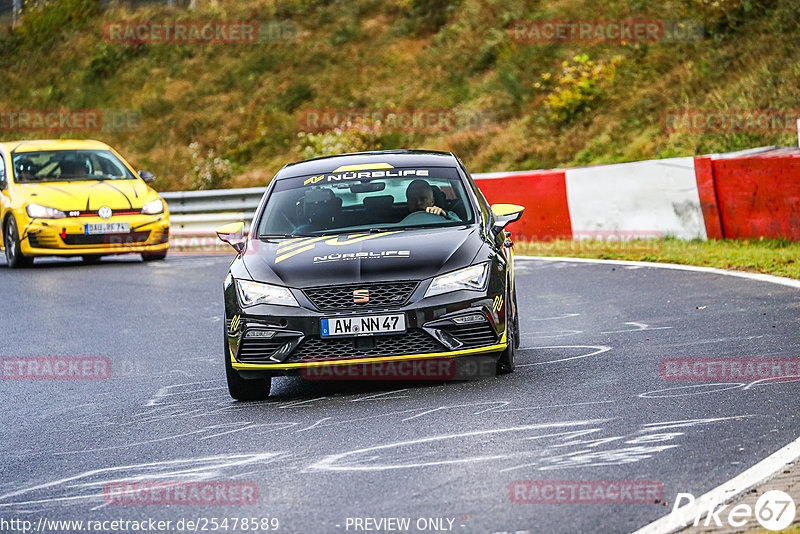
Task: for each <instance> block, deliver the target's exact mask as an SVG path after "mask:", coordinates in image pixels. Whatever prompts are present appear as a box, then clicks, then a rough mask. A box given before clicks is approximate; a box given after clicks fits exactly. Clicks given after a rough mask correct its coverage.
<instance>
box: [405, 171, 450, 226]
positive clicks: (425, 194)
mask: <svg viewBox="0 0 800 534" xmlns="http://www.w3.org/2000/svg"><path fill="white" fill-rule="evenodd" d="M406 206H408V213H414V212H416V211H423V210H424V211H426V212H428V213H433V214H434V215H441V216H442V217H444V218H446V219H450V218H451V217H450V214H448V213H447V212H446V211H445V210H444V209H442V208H440V207H439V206H436V205H435V204H434V198H433V188H432V187H431V185H430V184H429V183H428V182H426V181H425V180H414V181H413V182H411V183H410V184H408V188H406Z"/></svg>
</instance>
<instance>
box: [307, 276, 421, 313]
mask: <svg viewBox="0 0 800 534" xmlns="http://www.w3.org/2000/svg"><path fill="white" fill-rule="evenodd" d="M417 284H418V282H382V283H377V284H350V285H346V286H327V287H312V288H308V289H304V290H303V293H305V295H306V297H307V298H308V300H310V301H311V303H312V304H313V305H314V306H315V307H316V308H317V309H319V310H353V309H361V308H363V309H369V308H378V307H383V308H387V307H389V308H390V307H400V306H402V305H404V304H405V303H406V302H408V299H409V298H410V297H411V294H412V293H413V292H414V290H415V289H416V287H417ZM364 291H366V292H367V293H366V295H365V293H363V292H364ZM354 292H358V293H354ZM364 296H368V300H367V301H366V302H361V303H356V302H355V300H359V299H363V298H364Z"/></svg>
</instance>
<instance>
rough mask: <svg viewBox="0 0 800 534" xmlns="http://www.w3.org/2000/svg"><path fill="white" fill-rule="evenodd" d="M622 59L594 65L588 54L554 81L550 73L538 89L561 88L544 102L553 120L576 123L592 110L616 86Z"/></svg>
mask: <svg viewBox="0 0 800 534" xmlns="http://www.w3.org/2000/svg"><path fill="white" fill-rule="evenodd" d="M620 61H621V57H619V56H615V57H614V58H613V59H611V60H610V61H602V60H601V61H597V62H595V61H592V60H590V59H589V56H588V55H586V54H581V55H578V56H575V57H574V58H572V63H570V62H569V61H564V62H563V63H562V64H561V72H560V73H559V74H556V76H555V77H554V76H553V75H552V74H550V73H545V74H543V75H542V80H543V82H544V84H543V83H542V82H536V84H534V87H536V88H537V89H539V88H542V87H549V86H551V85H552V83H551V82H553V81H554V82H555V83H556V84H557V85H556V86H555V87H554V88H553V89H552V91H551V92H550V93H549V94H548V95H547V96H546V97H545V98H544V105H545V107H546V108H547V110H548V112H549V115H550V118H551V119H553V120H554V121H556V122H559V123H564V124H566V123H569V122H572V120H573V119H575V117H577V116H578V115H579V114H581V113H583V112H585V111H587V110H589V109H591V107H592V105H593V103H594V101H595V100H596V99H597V98H598V97H599V96H600V95H602V94H603V90H604V88H605V87H606V86H608V85H611V84H612V83H613V82H614V74H615V73H616V68H617V64H618V63H619V62H620Z"/></svg>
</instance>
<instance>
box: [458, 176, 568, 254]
mask: <svg viewBox="0 0 800 534" xmlns="http://www.w3.org/2000/svg"><path fill="white" fill-rule="evenodd" d="M473 178H474V179H475V183H477V184H478V187H479V188H480V190H481V192H482V193H483V195H484V196H485V197H486V200H487V201H488V202H489V203H490V204H500V203H509V204H519V205H522V206H525V213H524V214H523V215H522V219H520V221H519V222H517V223H514V224H513V225H511V226H510V227H509V230H510V231H511V232H512V234H513V236H514V238H515V239H519V238H522V239H527V240H550V239H554V238H565V239H571V238H572V225H571V223H570V212H569V209H568V207H567V186H566V179H565V176H564V171H533V172H509V173H496V174H494V173H493V174H475V175H473Z"/></svg>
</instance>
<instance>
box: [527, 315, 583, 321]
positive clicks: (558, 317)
mask: <svg viewBox="0 0 800 534" xmlns="http://www.w3.org/2000/svg"><path fill="white" fill-rule="evenodd" d="M579 315H580V313H565V314H564V315H556V316H555V317H540V318H537V319H525V320H526V321H552V320H554V319H569V318H570V317H577V316H579Z"/></svg>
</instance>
